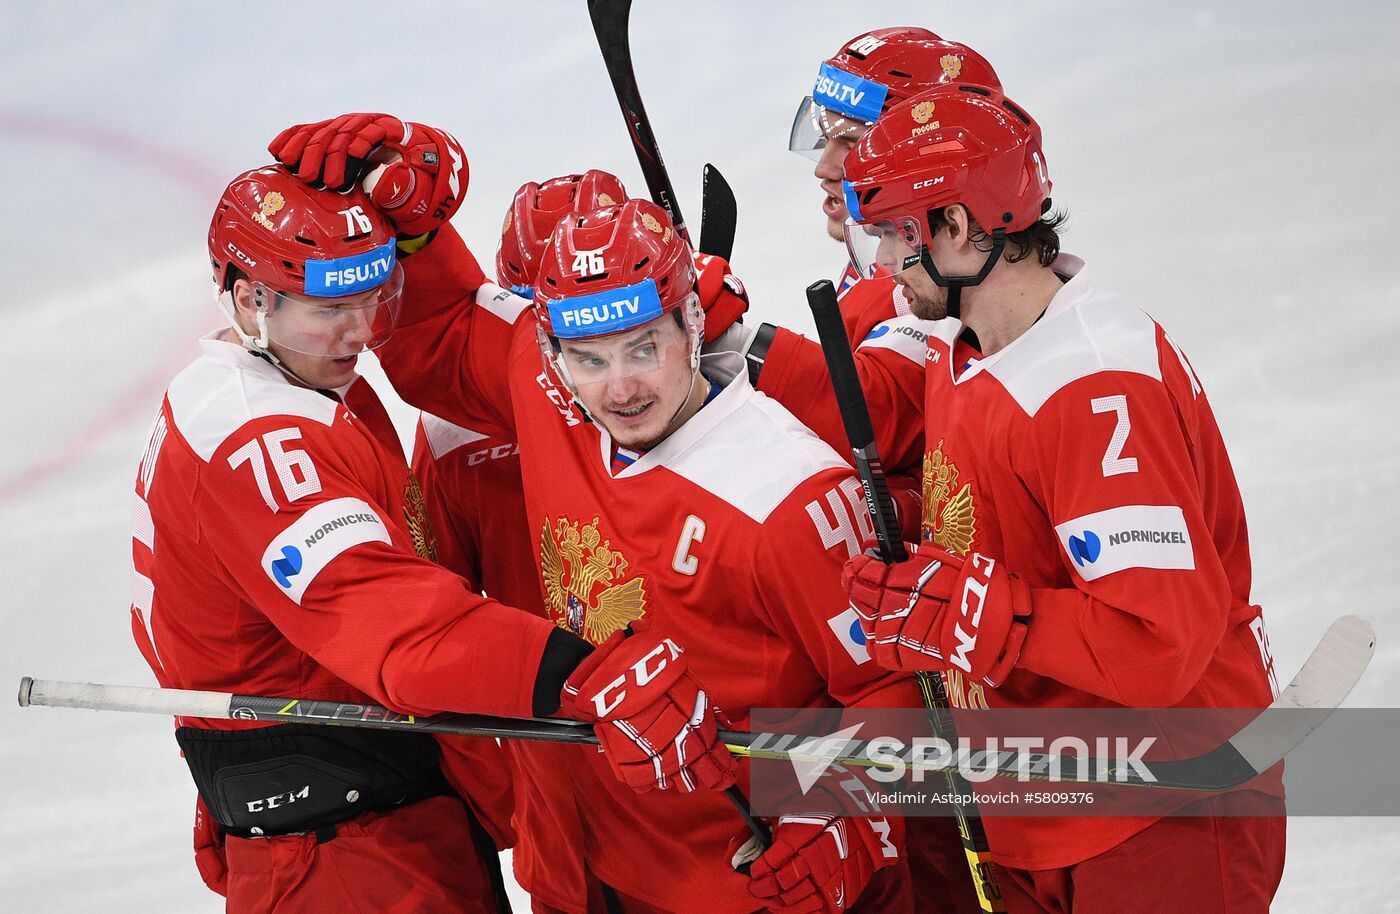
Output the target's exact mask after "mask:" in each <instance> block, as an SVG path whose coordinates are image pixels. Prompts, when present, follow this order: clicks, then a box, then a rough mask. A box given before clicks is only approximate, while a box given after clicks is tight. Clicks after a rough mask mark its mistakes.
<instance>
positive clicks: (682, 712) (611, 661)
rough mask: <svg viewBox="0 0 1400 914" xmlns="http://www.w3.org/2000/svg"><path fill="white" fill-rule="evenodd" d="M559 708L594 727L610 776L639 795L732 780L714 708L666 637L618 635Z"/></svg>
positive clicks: (573, 682)
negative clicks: (610, 768) (654, 790)
mask: <svg viewBox="0 0 1400 914" xmlns="http://www.w3.org/2000/svg"><path fill="white" fill-rule="evenodd" d="M560 710H561V711H562V712H563V713H564V714H565V715H567V716H569V717H572V718H574V719H575V720H582V721H587V722H589V723H591V724H593V730H594V732H595V733H597V734H598V739H599V741H600V742H602V744H603V752H604V754H605V755H606V756H607V759H608V763H609V764H610V765H611V766H612V769H613V773H614V774H616V775H617V776H618V778H619V779H620V780H621V781H622V782H623V783H625V784H627V785H628V786H629V787H631V788H632V789H634V790H636V791H637V792H639V793H645V792H646V791H648V790H652V789H656V790H677V791H679V792H681V793H688V792H690V791H692V790H698V789H700V788H709V789H713V790H722V789H724V788H726V787H728V786H730V785H731V784H733V783H734V779H735V777H736V775H737V765H736V763H735V761H734V757H733V756H732V755H730V754H729V749H728V748H726V747H725V745H724V743H722V742H720V739H719V723H718V721H717V720H716V713H717V712H716V710H715V708H714V705H713V704H712V703H711V701H710V697H709V696H708V695H707V694H706V693H705V690H704V689H702V688H700V684H699V683H698V682H696V681H695V677H693V676H691V675H690V673H689V671H688V670H687V669H686V659H685V653H684V652H683V651H682V650H681V649H680V647H679V646H677V645H676V643H675V642H674V641H672V640H671V639H670V638H664V637H662V636H660V635H658V634H655V633H651V632H646V633H641V634H636V635H632V636H631V637H628V636H627V633H626V632H625V631H621V632H617V633H616V634H614V635H613V636H612V637H611V638H609V639H608V640H607V641H605V642H603V644H602V645H601V646H599V648H598V649H597V650H596V651H594V652H593V653H592V654H590V655H588V657H587V658H586V659H585V660H584V661H583V663H581V664H579V667H578V669H576V670H574V672H573V674H572V675H571V676H570V677H569V679H568V681H567V682H565V683H564V691H563V694H562V695H561V696H560Z"/></svg>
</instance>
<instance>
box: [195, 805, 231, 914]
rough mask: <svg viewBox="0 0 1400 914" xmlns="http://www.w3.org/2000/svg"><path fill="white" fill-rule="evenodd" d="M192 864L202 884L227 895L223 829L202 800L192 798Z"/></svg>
mask: <svg viewBox="0 0 1400 914" xmlns="http://www.w3.org/2000/svg"><path fill="white" fill-rule="evenodd" d="M194 865H195V868H196V869H198V870H199V878H201V879H203V880H204V884H205V885H207V886H209V888H211V889H213V890H214V891H216V892H218V893H219V894H220V895H225V896H227V895H228V855H227V854H226V853H225V851H224V830H223V829H222V828H220V827H219V823H218V822H215V821H214V817H213V816H211V815H209V810H208V809H207V808H206V807H205V805H204V800H202V799H200V798H199V797H197V796H196V797H195V800H194Z"/></svg>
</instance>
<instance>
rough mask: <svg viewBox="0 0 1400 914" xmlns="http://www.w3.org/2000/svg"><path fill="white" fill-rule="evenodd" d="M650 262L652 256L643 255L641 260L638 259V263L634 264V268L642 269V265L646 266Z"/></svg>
mask: <svg viewBox="0 0 1400 914" xmlns="http://www.w3.org/2000/svg"><path fill="white" fill-rule="evenodd" d="M649 263H651V257H650V256H647V257H643V258H642V259H641V260H639V261H637V265H636V266H634V267H633V268H632V269H634V270H640V269H641V268H642V267H644V266H646V265H647V264H649Z"/></svg>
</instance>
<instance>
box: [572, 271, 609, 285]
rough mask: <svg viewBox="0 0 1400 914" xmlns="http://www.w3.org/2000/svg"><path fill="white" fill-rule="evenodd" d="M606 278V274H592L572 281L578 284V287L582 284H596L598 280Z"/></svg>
mask: <svg viewBox="0 0 1400 914" xmlns="http://www.w3.org/2000/svg"><path fill="white" fill-rule="evenodd" d="M607 278H608V274H607V273H594V274H593V275H592V276H580V277H579V278H578V279H576V280H574V281H575V282H577V283H579V284H580V285H582V284H583V283H586V282H597V281H598V280H600V279H607Z"/></svg>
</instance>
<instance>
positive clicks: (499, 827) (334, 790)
mask: <svg viewBox="0 0 1400 914" xmlns="http://www.w3.org/2000/svg"><path fill="white" fill-rule="evenodd" d="M405 139H406V138H405V136H404V135H403V134H402V133H401V134H399V135H397V136H396V137H394V141H396V142H398V143H399V148H400V149H401V150H402V151H403V153H404V154H405V155H406V156H407V159H406V162H409V161H411V162H416V163H418V164H417V170H416V172H415V174H414V175H412V176H411V177H412V178H414V179H415V181H416V182H417V185H416V189H415V190H414V191H413V192H412V193H407V194H403V195H400V194H399V192H400V191H401V190H402V187H401V186H400V185H399V184H398V181H399V179H401V178H404V177H406V175H405V174H404V171H405V170H406V168H407V166H406V165H405V166H404V167H403V168H400V169H398V171H397V173H393V172H391V173H387V174H386V175H385V178H386V183H385V184H384V185H383V188H382V189H383V190H384V191H392V192H394V193H393V195H392V196H391V199H402V200H404V201H405V202H409V203H410V204H411V206H412V207H416V206H417V205H418V204H419V203H422V202H424V201H425V200H428V199H431V200H432V201H433V202H434V203H435V204H436V206H434V207H426V206H425V207H424V209H423V210H421V211H420V214H421V213H424V212H429V213H430V212H431V211H432V210H434V209H436V210H437V211H438V212H439V213H442V212H450V211H451V210H454V209H455V208H456V204H457V202H458V201H459V200H460V194H461V190H462V187H461V182H462V181H463V180H464V175H461V174H458V173H457V171H456V170H455V169H452V170H450V172H449V170H448V169H444V170H442V171H438V170H437V169H436V168H434V167H432V165H431V164H429V163H428V162H427V161H425V160H426V159H428V158H431V159H432V160H433V163H435V162H436V161H438V159H439V155H441V156H444V157H445V156H446V155H448V153H449V152H450V150H451V149H452V147H453V146H455V142H454V141H451V140H450V138H449V137H447V136H446V135H445V134H441V133H439V132H437V131H432V130H430V129H428V128H421V127H419V128H418V130H417V132H416V135H415V137H414V139H413V140H412V141H410V142H402V141H403V140H405ZM425 153H426V155H425ZM382 205H383V203H382V202H381V203H378V204H377V203H376V202H375V201H373V200H371V198H370V197H369V196H368V195H366V194H364V193H361V192H358V191H350V192H349V193H347V194H346V195H340V194H336V193H330V192H326V191H313V190H310V189H309V188H307V187H306V186H305V185H304V184H303V183H301V182H299V181H297V180H296V179H294V178H293V177H292V176H291V175H289V174H288V173H287V172H285V171H284V170H283V169H281V168H280V167H277V168H271V167H270V168H264V169H258V170H255V171H251V172H248V173H246V174H244V175H241V176H239V177H238V178H236V179H235V180H234V181H233V182H232V183H231V184H230V185H229V186H228V188H227V189H226V191H225V192H224V194H223V197H222V199H221V200H220V202H219V205H218V207H217V209H216V211H215V214H214V218H213V222H212V224H211V227H210V234H209V254H210V258H211V263H212V266H213V270H214V278H215V283H216V289H217V292H218V296H219V302H220V305H221V307H222V308H223V309H224V312H225V314H226V316H227V318H228V321H229V326H228V327H227V328H226V329H224V330H222V331H218V332H216V333H214V334H212V335H211V336H209V337H207V338H205V339H204V340H202V341H201V347H202V349H203V354H202V355H201V356H200V357H199V358H198V359H196V360H195V361H194V362H193V363H192V364H191V365H190V366H189V367H187V368H186V369H185V370H184V371H182V372H181V373H180V374H179V375H178V376H177V377H176V378H175V379H174V380H173V381H172V382H171V385H170V387H169V389H168V390H167V392H166V395H165V397H164V400H163V402H162V404H161V408H160V411H159V412H158V414H157V417H156V421H155V426H154V429H153V432H152V435H151V438H150V442H149V444H148V446H147V449H146V452H145V455H144V457H143V459H142V461H141V464H140V469H139V472H138V476H137V481H136V499H135V508H134V515H133V516H134V523H133V544H132V546H133V559H134V564H135V569H134V574H133V581H134V582H135V584H136V586H135V594H134V598H133V602H132V630H133V635H134V637H135V639H136V641H137V644H138V646H139V647H140V649H141V652H142V654H143V655H144V657H145V658H146V660H147V662H148V663H149V664H150V665H151V668H152V670H153V671H154V672H155V674H156V678H157V679H158V680H159V682H160V684H161V685H162V686H163V687H167V688H179V689H214V690H226V691H227V690H231V691H241V692H252V693H262V694H271V695H296V696H308V697H312V698H324V699H329V700H337V701H350V702H374V703H380V704H385V705H388V706H390V707H393V708H395V709H396V710H399V711H403V712H408V713H429V712H432V711H435V710H439V709H449V710H458V711H476V712H486V713H492V714H503V715H515V716H521V715H545V714H550V713H553V712H554V711H555V710H557V708H558V707H559V704H560V700H561V690H562V688H563V685H564V682H565V680H566V678H567V677H568V676H569V675H570V674H571V673H573V672H574V671H575V669H576V668H577V667H578V665H579V664H580V662H581V661H582V660H583V659H584V658H585V657H586V656H587V655H588V653H589V652H590V650H591V649H590V647H589V646H588V645H587V644H586V643H585V642H584V641H583V640H582V639H580V638H578V637H576V636H574V635H573V634H571V633H569V632H566V631H562V630H560V629H558V628H557V627H556V626H553V625H551V624H550V623H549V622H548V621H546V620H544V619H541V618H539V617H538V616H535V615H533V614H529V613H525V612H521V611H520V610H517V609H514V608H511V607H507V606H504V605H502V604H500V603H497V602H495V601H493V600H490V599H485V598H482V597H480V596H478V595H475V594H473V593H472V592H471V591H470V590H469V588H468V587H467V585H466V584H465V583H464V582H463V581H462V580H461V579H460V578H458V577H457V576H456V575H454V574H451V573H449V572H448V571H446V570H444V569H442V568H441V567H439V566H437V565H436V564H434V563H433V562H432V561H430V556H431V554H432V542H433V540H432V534H431V531H430V529H429V528H428V527H427V525H426V524H425V523H424V517H423V506H422V502H421V498H420V496H419V493H418V488H417V485H416V483H415V482H414V480H413V477H412V475H411V473H410V472H409V470H408V467H407V465H406V464H405V462H404V459H403V456H402V452H401V451H400V449H399V446H398V443H397V438H396V437H395V435H394V434H393V431H392V429H391V428H390V426H389V422H388V418H387V416H386V414H385V413H384V410H383V408H382V406H381V405H380V404H379V402H378V400H377V399H376V398H375V396H374V393H373V391H372V390H371V389H370V388H369V387H368V385H367V384H366V383H365V382H364V381H362V380H361V379H360V378H358V376H357V375H356V374H355V371H354V366H355V362H356V359H357V357H358V354H359V353H360V352H361V351H364V350H365V349H367V348H373V347H375V346H378V345H380V344H382V343H383V341H384V340H385V339H386V338H387V336H388V335H389V333H390V332H391V331H392V328H393V323H394V316H395V314H396V311H397V308H398V302H399V296H400V291H401V287H402V280H403V274H402V270H401V268H400V267H399V266H398V262H397V250H396V242H395V227H394V226H391V225H390V224H389V223H388V222H387V221H386V220H385V218H384V217H383V216H382V215H381V213H380V211H379V207H380V206H382ZM400 215H401V217H402V221H401V222H400V224H399V226H398V228H399V229H400V230H402V229H403V228H404V226H409V227H410V228H409V231H410V232H411V226H412V225H413V219H414V218H416V217H413V216H409V215H408V211H407V210H404V211H401V213H400ZM430 218H431V216H430ZM672 667H673V669H672V671H671V675H670V678H669V680H668V681H669V683H670V685H671V689H670V690H669V691H667V690H665V689H663V690H662V691H663V692H667V694H666V695H664V696H663V695H660V694H658V695H657V696H656V698H657V700H658V701H662V702H664V703H667V704H668V705H669V703H672V702H681V703H691V704H693V702H694V700H695V694H696V692H695V690H694V689H693V687H692V686H693V679H690V678H689V677H688V676H686V675H685V674H684V669H683V667H684V661H683V660H682V661H680V662H679V663H678V664H673V665H672ZM638 713H639V714H641V715H642V718H643V719H644V718H646V717H647V715H648V714H654V713H656V709H655V708H647V709H645V710H642V709H638ZM290 716H294V715H292V714H291V713H290V712H289V717H290ZM622 723H624V724H625V723H627V722H626V721H625V720H624V721H622ZM177 724H178V729H177V731H176V736H177V740H178V742H179V743H180V746H181V748H182V750H183V752H184V755H185V758H186V760H187V762H188V763H189V766H190V770H191V774H192V775H193V777H194V780H195V783H196V786H197V787H198V789H199V795H200V797H201V803H200V804H199V811H198V816H197V822H196V845H197V848H198V849H199V853H198V857H197V862H198V863H199V865H200V870H201V874H202V875H203V876H204V877H205V878H206V881H208V882H209V883H210V885H211V887H213V888H215V889H216V890H217V891H220V892H221V893H223V894H226V895H227V897H228V909H229V910H230V911H279V912H294V911H325V910H335V909H344V910H364V909H374V910H402V911H429V910H431V911H470V912H494V911H497V910H499V909H500V907H499V905H498V900H499V899H498V889H499V885H493V882H495V880H493V878H492V871H491V868H492V866H493V865H494V861H495V848H494V847H492V846H489V845H490V842H489V841H487V842H484V844H483V842H482V841H480V840H479V839H480V838H481V837H482V834H481V832H482V828H483V826H485V827H486V828H488V829H489V830H490V831H491V832H492V833H493V835H494V837H495V838H496V839H497V841H499V842H500V843H502V844H505V843H508V842H509V840H510V826H509V824H508V822H507V821H505V817H506V816H508V815H509V809H508V808H507V809H502V808H501V807H500V804H499V803H498V802H495V801H493V800H492V796H493V794H494V793H497V792H499V791H501V790H502V789H503V788H504V789H507V790H508V785H503V784H502V783H501V781H500V777H501V772H502V770H503V766H501V765H500V762H499V757H498V755H497V754H496V752H495V750H494V747H493V746H492V745H491V744H490V743H489V742H485V743H476V744H470V743H466V741H463V740H455V741H446V740H445V741H444V742H443V743H442V747H441V749H440V748H439V744H438V743H437V742H435V741H434V740H433V739H431V738H428V737H424V736H421V735H406V734H388V733H381V732H379V731H362V730H345V731H340V730H337V729H334V728H331V729H328V728H324V727H319V728H318V727H307V726H298V725H296V724H287V725H281V726H274V727H264V726H251V725H248V724H243V723H241V722H237V721H233V722H223V721H204V720H194V719H184V720H179V721H177ZM692 746H694V744H693V743H687V742H684V741H683V742H682V743H681V744H680V746H678V749H677V751H683V750H686V749H688V748H691V747H692ZM468 747H471V748H468ZM695 748H696V749H697V751H698V752H701V753H703V751H704V748H705V747H695ZM473 761H474V764H473ZM454 787H455V788H456V791H454V789H453V788H454ZM457 793H461V794H462V795H464V796H465V797H466V798H467V800H468V802H469V803H470V808H469V807H468V806H467V805H464V804H463V802H462V799H461V798H459V796H458V795H456V794H457Z"/></svg>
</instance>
